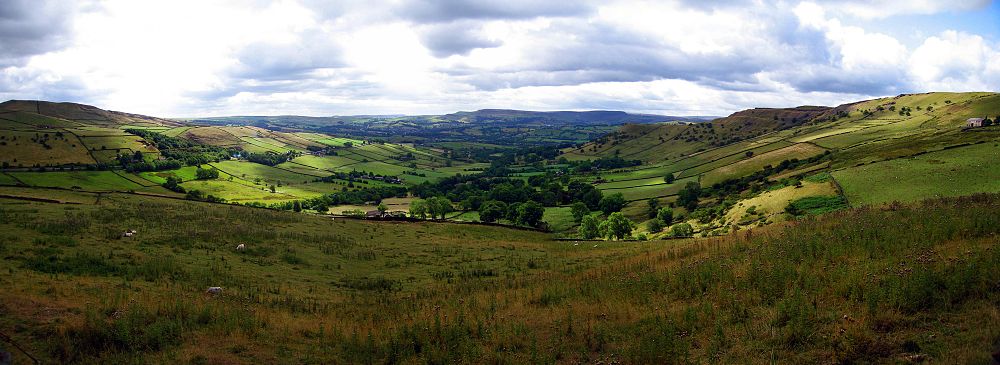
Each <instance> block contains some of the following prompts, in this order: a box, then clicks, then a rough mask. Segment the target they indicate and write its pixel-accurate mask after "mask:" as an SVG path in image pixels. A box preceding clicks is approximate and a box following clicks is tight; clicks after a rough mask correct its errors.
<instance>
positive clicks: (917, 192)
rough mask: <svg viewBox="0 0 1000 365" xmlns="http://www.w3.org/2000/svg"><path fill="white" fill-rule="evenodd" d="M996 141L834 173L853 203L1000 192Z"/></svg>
mask: <svg viewBox="0 0 1000 365" xmlns="http://www.w3.org/2000/svg"><path fill="white" fill-rule="evenodd" d="M997 161H1000V147H998V145H997V144H996V143H981V144H977V145H973V146H967V147H960V148H954V149H948V150H944V151H938V152H931V153H926V154H923V155H920V156H916V157H911V158H899V159H894V160H889V161H884V162H877V163H872V164H868V165H864V166H857V167H850V168H846V169H842V170H837V171H834V172H833V176H834V178H836V179H837V182H839V183H840V185H841V186H842V187H843V189H844V193H845V194H846V195H847V199H848V201H849V202H850V204H851V205H854V206H857V205H863V204H879V203H885V202H891V201H895V200H898V201H914V200H919V199H925V198H932V197H941V196H960V195H968V194H974V193H979V192H996V191H1000V165H998V164H997Z"/></svg>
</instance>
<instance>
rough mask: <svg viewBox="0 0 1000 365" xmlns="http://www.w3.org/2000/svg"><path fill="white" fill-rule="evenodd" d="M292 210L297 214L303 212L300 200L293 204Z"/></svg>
mask: <svg viewBox="0 0 1000 365" xmlns="http://www.w3.org/2000/svg"><path fill="white" fill-rule="evenodd" d="M292 210H294V211H296V212H301V211H302V202H299V201H298V200H296V201H295V203H292Z"/></svg>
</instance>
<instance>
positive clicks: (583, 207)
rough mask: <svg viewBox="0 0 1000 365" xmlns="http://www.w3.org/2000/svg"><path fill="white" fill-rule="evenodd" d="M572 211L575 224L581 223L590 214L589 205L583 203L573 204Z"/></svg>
mask: <svg viewBox="0 0 1000 365" xmlns="http://www.w3.org/2000/svg"><path fill="white" fill-rule="evenodd" d="M570 209H571V210H572V212H573V221H574V222H580V221H581V220H583V217H585V216H587V214H590V208H587V204H584V203H583V202H576V203H573V207H572V208H570Z"/></svg>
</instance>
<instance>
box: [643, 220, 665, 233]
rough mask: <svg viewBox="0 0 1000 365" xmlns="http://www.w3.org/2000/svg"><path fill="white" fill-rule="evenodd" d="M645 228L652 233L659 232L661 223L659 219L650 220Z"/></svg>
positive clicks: (661, 226) (661, 228) (661, 227)
mask: <svg viewBox="0 0 1000 365" xmlns="http://www.w3.org/2000/svg"><path fill="white" fill-rule="evenodd" d="M646 228H648V229H649V231H650V232H653V233H657V232H660V231H662V230H663V221H661V220H660V218H653V219H650V220H649V223H646Z"/></svg>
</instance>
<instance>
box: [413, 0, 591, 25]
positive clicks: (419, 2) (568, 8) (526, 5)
mask: <svg viewBox="0 0 1000 365" xmlns="http://www.w3.org/2000/svg"><path fill="white" fill-rule="evenodd" d="M590 9H591V6H590V5H589V4H588V2H587V1H532V0H504V1H477V0H411V1H409V2H407V3H405V5H403V6H400V7H399V8H398V10H397V12H396V13H397V14H398V15H399V16H400V17H403V18H408V19H412V20H414V21H417V22H451V21H454V20H460V19H527V18H534V17H542V16H545V17H565V16H579V15H583V14H586V13H587V12H589V11H590Z"/></svg>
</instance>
